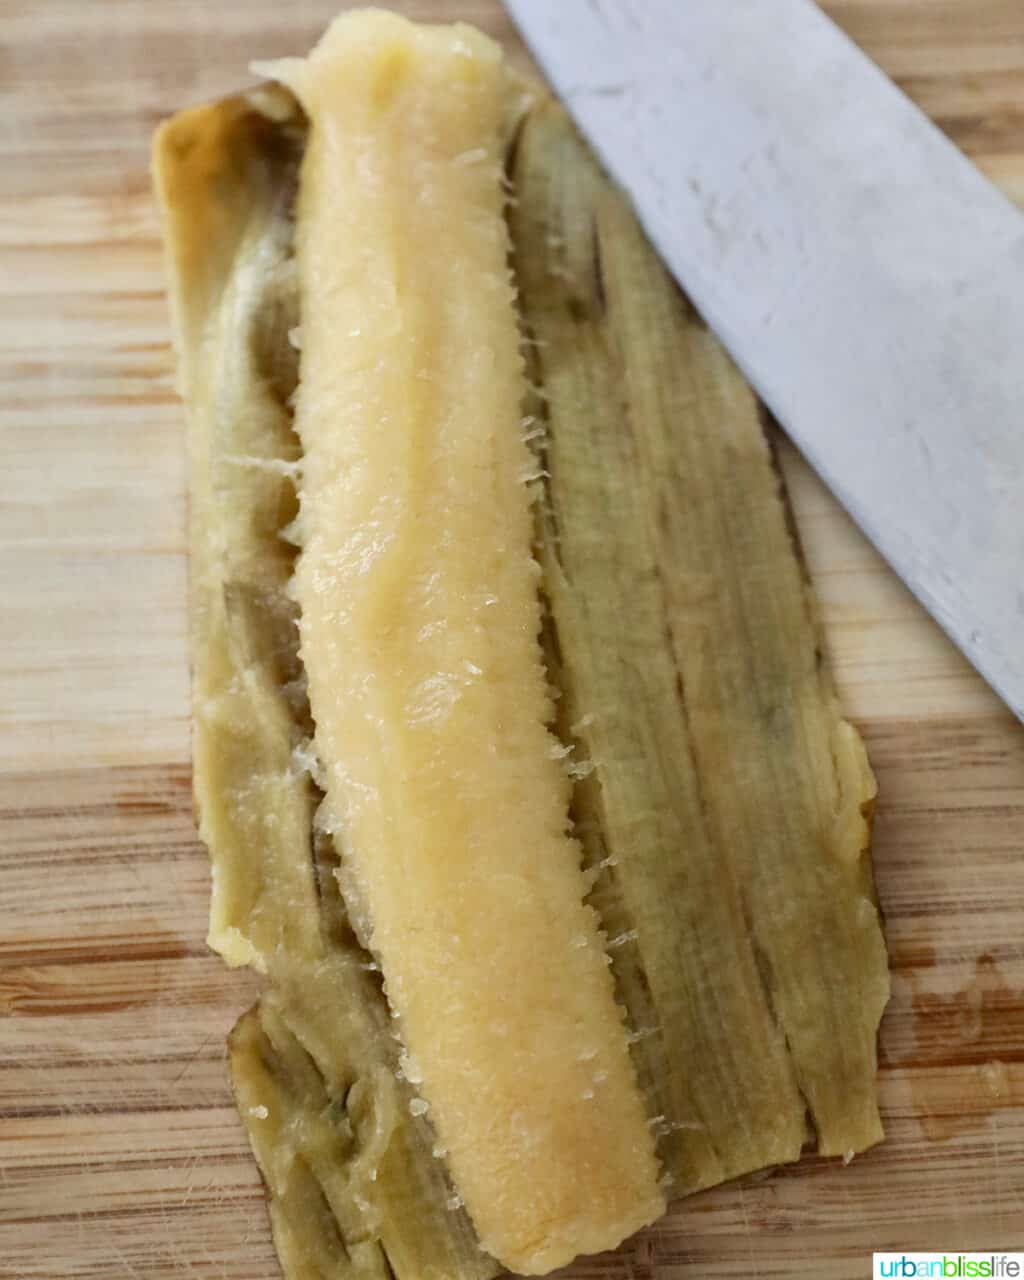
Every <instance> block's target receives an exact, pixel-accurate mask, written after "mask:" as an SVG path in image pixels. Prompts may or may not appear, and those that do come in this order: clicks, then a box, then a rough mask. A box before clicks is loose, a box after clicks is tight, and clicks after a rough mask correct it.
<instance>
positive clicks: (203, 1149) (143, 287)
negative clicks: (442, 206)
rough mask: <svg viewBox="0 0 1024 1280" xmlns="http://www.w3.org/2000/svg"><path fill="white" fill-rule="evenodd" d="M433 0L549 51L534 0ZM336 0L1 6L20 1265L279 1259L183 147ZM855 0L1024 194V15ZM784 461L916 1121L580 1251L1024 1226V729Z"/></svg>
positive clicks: (747, 1261)
mask: <svg viewBox="0 0 1024 1280" xmlns="http://www.w3.org/2000/svg"><path fill="white" fill-rule="evenodd" d="M399 7H401V8H402V9H404V10H405V11H407V12H409V13H410V14H412V15H414V16H416V17H419V18H423V19H434V20H442V19H449V18H452V17H455V16H459V17H463V18H466V19H468V20H470V21H473V22H476V23H478V24H479V25H481V26H482V27H484V28H486V29H487V30H489V31H491V32H492V33H494V34H496V35H498V36H499V37H500V38H501V39H502V40H504V41H505V42H506V44H507V45H508V47H509V48H510V49H511V50H512V51H513V53H514V56H515V57H516V59H517V60H518V61H519V62H520V63H521V64H522V65H525V63H526V56H525V54H524V53H523V51H522V49H521V47H520V46H519V45H518V44H517V42H516V41H515V39H514V37H513V35H512V32H511V29H510V27H509V25H508V23H507V21H506V20H505V18H504V17H503V15H502V13H501V10H500V8H499V5H498V3H497V0H461V3H460V0H407V2H406V3H404V4H402V5H400V6H399ZM335 8H336V5H335V4H333V3H332V2H331V0H285V2H282V0H221V2H220V3H218V4H210V3H207V0H0V95H2V100H3V102H2V106H3V110H2V114H0V292H2V296H3V299H4V305H3V308H2V311H0V374H2V379H3V395H2V398H0V418H2V422H3V431H4V446H5V448H4V459H5V467H4V492H3V500H2V513H0V541H2V547H0V598H2V600H3V602H4V606H5V609H4V612H5V619H4V629H3V637H4V639H3V644H2V646H0V723H2V733H0V818H2V819H3V821H2V823H0V966H2V970H0V1015H2V1020H0V1277H12V1278H13V1277H18V1278H21V1277H24V1278H26V1280H27V1278H28V1277H46V1278H48V1280H58V1278H61V1280H62V1278H64V1277H95V1278H97V1280H109V1278H113V1277H147V1278H149V1277H182V1278H185V1277H192V1278H199V1280H207V1278H216V1277H230V1278H231V1280H270V1278H272V1277H275V1276H276V1275H277V1270H276V1264H275V1262H274V1256H273V1252H272V1249H271V1245H270V1239H269V1232H268V1226H267V1219H266V1213H265V1210H264V1206H263V1200H262V1193H261V1190H260V1186H259V1180H258V1176H257V1173H256V1169H255V1165H254V1164H253V1162H252V1160H251V1159H250V1157H249V1153H248V1150H247V1147H246V1143H245V1140H244V1137H243V1134H242V1131H241V1128H240V1125H239V1122H238V1120H237V1119H236V1116H235V1113H234V1110H233V1107H232V1105H231V1100H230V1096H229V1092H228V1087H227V1080H226V1070H225V1061H224V1037H225V1034H226V1033H227V1030H228V1028H229V1027H230V1025H231V1023H232V1022H233V1020H234V1018H235V1016H236V1015H237V1014H238V1013H239V1012H240V1011H241V1010H242V1009H243V1008H244V1007H245V1006H246V1005H247V1004H248V1002H249V1001H250V1000H251V998H252V995H253V991H254V980H253V978H252V977H251V976H249V975H246V974H241V973H229V972H228V971H227V970H226V969H225V968H224V967H223V965H222V964H221V963H220V962H219V961H218V960H216V959H215V958H214V957H213V956H212V955H209V954H208V953H207V952H206V950H205V948H204V945H203V936H204V931H205V914H206V897H207V888H208V886H207V868H206V858H205V854H204V852H203V851H202V849H201V848H200V846H199V845H198V843H197V841H196V838H195V835H194V832H193V827H192V820H191V812H190V795H189V781H190V780H189V763H188V735H187V728H188V718H187V717H188V708H187V671H186V659H185V616H184V596H185V558H184V541H183V533H184V460H183V449H182V443H183V442H182V430H183V428H182V410H181V407H180V405H179V404H178V402H177V400H176V398H175V395H174V391H173V374H172V362H171V355H170V350H169V342H168V324H167V315H166V310H165V303H164V298H163V292H162V290H163V281H162V273H161V262H160V248H159V241H158V233H157V225H156V219H155V216H154V212H153V208H152V204H151V200H150V195H149V186H148V177H147V159H148V146H149V138H150V134H151V132H152V130H153V128H154V126H155V125H156V123H157V122H158V121H159V120H160V119H161V118H162V117H163V116H164V115H166V114H168V113H170V112H171V111H172V110H174V109H176V108H177V107H179V106H181V105H183V104H186V103H191V102H197V101H200V100H202V99H205V98H210V97H214V96H217V95H220V94H222V93H225V92H229V91H231V90H234V89H236V88H238V87H240V86H241V85H243V84H245V83H246V82H247V76H246V73H245V67H246V65H247V63H248V62H249V60H250V59H252V58H254V57H261V58H266V57H275V56H278V55H281V54H286V53H297V52H302V51H304V50H305V49H306V48H307V47H308V46H309V45H310V44H311V43H312V42H313V41H314V40H315V38H316V37H317V36H318V34H319V33H320V31H321V29H322V28H323V26H324V25H325V23H326V22H327V20H328V18H329V17H330V16H331V15H332V13H333V11H334V10H335ZM829 8H830V11H831V12H832V13H833V14H834V15H835V16H836V17H837V18H838V20H839V21H840V22H841V23H842V24H843V25H844V26H845V27H846V28H847V29H848V30H849V31H850V32H851V34H852V35H853V36H854V37H855V38H856V39H857V40H859V41H860V42H861V43H862V44H863V45H864V46H865V47H866V48H867V49H868V51H869V52H870V53H871V54H872V55H873V56H875V57H876V58H877V59H878V60H879V61H880V62H881V64H882V65H883V66H884V67H885V68H886V69H887V70H889V71H890V72H891V73H892V74H893V75H895V76H896V77H897V79H899V81H900V82H901V83H902V84H903V85H904V86H905V87H906V88H907V90H908V91H909V92H910V93H911V95H912V96H913V97H915V98H916V99H917V100H918V101H919V102H920V103H921V105H922V106H923V107H924V108H925V109H926V110H927V111H929V112H930V113H931V114H932V115H933V116H934V117H935V118H936V119H937V121H938V122H939V124H940V125H941V126H942V127H943V128H944V129H946V130H947V131H948V132H949V133H950V134H951V135H952V137H953V138H954V140H955V141H956V142H958V143H959V144H960V145H961V146H963V147H964V148H965V149H966V150H967V151H969V152H970V153H971V154H972V155H973V156H974V157H975V158H976V160H977V161H978V163H979V164H980V165H981V166H982V167H983V168H984V170H985V171H986V172H987V173H988V174H990V175H991V176H992V177H993V178H994V179H995V180H996V181H997V182H999V183H1000V184H1001V185H1002V186H1003V187H1004V188H1005V190H1007V191H1008V192H1009V194H1010V195H1011V196H1012V197H1014V198H1016V199H1017V200H1018V201H1019V202H1020V203H1021V204H1024V3H1022V2H1021V0H835V2H834V3H832V4H830V6H829ZM965 230H967V229H965ZM1022 358H1024V353H1022ZM1022 412H1024V407H1022ZM783 453H784V464H785V468H786V472H787V476H788V479H789V482H790V486H791V491H792V494H793V497H794V501H795V504H796V508H797V516H798V522H799V525H800V529H801V532H802V535H803V538H804V542H805V546H806V550H807V554H808V559H809V562H810V566H811V571H812V573H813V575H814V578H815V581H816V583H817V587H818V591H819V594H820V598H821V600H822V604H823V609H824V613H825V619H826V624H827V635H828V641H829V644H830V648H831V651H832V655H833V659H834V662H835V665H836V668H837V672H838V676H839V681H840V684H841V686H842V690H843V693H844V697H845V701H846V706H847V708H848V710H849V713H850V714H851V716H852V717H853V718H854V719H855V720H856V721H857V722H858V724H859V725H860V726H861V728H862V730H863V731H864V733H865V736H866V738H867V742H868V746H869V749H870V751H871V754H872V758H873V760H874V763H875V767H876V770H877V773H878V778H879V785H880V790H881V800H880V806H879V814H878V827H877V839H876V855H875V866H876V870H877V877H878V883H879V890H880V894H881V900H882V905H883V909H884V911H885V914H886V918H887V929H888V938H889V945H890V949H891V953H892V966H893V999H892V1003H891V1006H890V1009H889V1012H888V1014H887V1016H886V1019H885V1022H884V1024H883V1028H882V1037H881V1085H880V1087H881V1095H882V1102H883V1110H884V1115H885V1121H886V1127H887V1130H888V1135H889V1136H888V1140H887V1142H886V1143H885V1145H884V1146H882V1147H880V1148H878V1149H877V1150H875V1151H873V1152H871V1153H869V1154H867V1155H865V1156H863V1157H859V1158H858V1159H857V1160H856V1161H855V1162H854V1163H853V1164H852V1165H851V1166H850V1167H849V1168H845V1169H844V1168H843V1167H842V1165H841V1164H839V1163H835V1162H825V1161H819V1160H816V1159H811V1160H807V1161H804V1162H803V1163H801V1164H800V1165H799V1166H795V1167H791V1168H787V1169H784V1170H782V1171H780V1172H777V1173H773V1174H770V1175H761V1176H755V1177H751V1178H746V1179H744V1180H742V1181H740V1182H737V1183H734V1184H732V1185H729V1186H725V1187H720V1188H718V1189H716V1190H714V1191H711V1192H708V1193H704V1194H701V1195H699V1196H696V1197H693V1198H692V1199H690V1200H689V1201H686V1202H684V1203H682V1204H679V1205H677V1206H676V1207H675V1209H674V1210H673V1212H672V1214H671V1216H670V1218H669V1219H668V1220H666V1221H665V1222H663V1223H662V1224H661V1225H659V1226H658V1227H657V1228H655V1229H654V1230H652V1231H649V1232H647V1233H646V1234H645V1235H643V1236H642V1237H641V1238H639V1239H638V1240H636V1241H634V1242H632V1243H630V1244H629V1245H627V1246H626V1247H624V1248H623V1250H622V1251H621V1252H620V1253H619V1254H617V1255H612V1256H608V1257H605V1258H602V1259H598V1260H591V1261H586V1262H582V1263H580V1264H578V1265H577V1266H576V1267H574V1268H573V1269H572V1275H573V1276H576V1277H599V1276H600V1277H607V1278H608V1280H612V1278H616V1280H618V1278H619V1277H622V1278H625V1277H630V1280H632V1278H633V1277H638V1278H639V1280H645V1278H650V1280H668V1278H669V1277H671V1280H696V1278H697V1277H702V1278H704V1277H710V1278H712V1280H719V1278H721V1280H724V1278H726V1277H741V1276H743V1277H747V1276H751V1277H753V1276H764V1277H770V1276H775V1277H789V1276H793V1277H804V1276H806V1277H808V1278H810V1277H825V1278H826V1280H837V1278H839V1277H843V1278H844V1280H845V1278H846V1277H849V1278H850V1280H853V1277H862V1276H868V1275H870V1266H871V1259H870V1254H871V1251H872V1250H873V1249H896V1250H898V1249H911V1248H913V1249H938V1250H941V1249H946V1250H965V1249H978V1250H982V1249H994V1250H1004V1251H1005V1250H1009V1249H1013V1248H1017V1249H1024V727H1022V726H1021V725H1019V724H1018V723H1016V722H1015V721H1014V720H1012V719H1011V717H1010V715H1009V714H1008V713H1007V712H1006V711H1005V710H1004V709H1003V708H1002V706H1001V705H1000V704H999V703H998V702H997V700H996V699H995V697H994V696H993V695H992V694H990V693H989V692H988V690H987V689H986V687H985V686H984V685H983V684H982V682H981V680H980V679H979V678H978V677H977V676H975V675H974V673H973V672H972V671H971V670H970V669H969V668H968V667H967V665H966V663H965V662H964V661H963V660H962V659H961V658H960V657H959V656H958V655H957V653H956V652H955V651H954V650H953V648H952V647H951V646H950V645H949V643H948V642H947V641H946V640H945V639H944V638H943V637H942V636H941V635H940V634H939V632H938V630H937V628H936V627H934V626H933V624H932V623H931V622H930V621H929V620H928V619H927V617H926V616H925V615H924V614H923V613H922V612H921V610H920V609H919V608H918V607H917V606H916V605H915V604H914V602H913V601H912V599H911V598H910V596H909V595H908V593H907V592H906V590H905V589H904V588H903V587H902V586H901V585H900V584H899V583H898V582H897V581H896V580H895V579H894V578H893V576H892V575H891V574H890V573H889V571H888V570H887V569H886V568H885V566H884V565H883V564H882V563H881V562H880V561H879V560H878V558H877V557H876V556H875V555H874V554H873V552H872V551H871V550H870V549H869V548H868V546H867V545H866V544H865V542H864V541H863V539H862V538H861V537H860V536H859V534H858V533H857V532H856V531H855V530H854V529H853V527H852V526H851V525H850V523H849V521H848V520H847V519H846V518H845V516H844V515H843V514H842V513H841V512H840V510H839V509H838V508H837V506H836V505H835V503H834V502H833V501H832V499H831V498H830V497H829V496H828V495H827V494H826V493H825V492H824V491H823V489H822V488H821V486H820V485H819V484H818V483H817V481H816V480H815V479H814V478H813V476H811V475H810V473H809V472H808V471H807V469H806V467H805V466H804V465H803V464H802V463H801V461H800V460H799V459H798V458H797V456H796V455H795V454H794V452H793V451H792V450H791V449H789V448H788V447H785V448H784V451H783ZM907 483H908V488H909V487H911V486H912V485H913V483H914V479H913V477H908V478H907Z"/></svg>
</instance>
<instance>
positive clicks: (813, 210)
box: [507, 0, 1024, 718]
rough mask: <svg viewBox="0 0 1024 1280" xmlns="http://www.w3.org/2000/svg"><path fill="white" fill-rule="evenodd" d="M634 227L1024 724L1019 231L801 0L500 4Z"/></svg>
mask: <svg viewBox="0 0 1024 1280" xmlns="http://www.w3.org/2000/svg"><path fill="white" fill-rule="evenodd" d="M507 6H508V9H509V10H510V12H511V13H512V15H513V17H514V18H515V20H516V22H517V23H518V24H519V26H520V27H521V29H522V31H523V33H524V35H525V37H526V39H527V41H528V43H529V44H530V46H531V47H532V49H533V51H534V53H535V54H536V56H537V58H538V60H539V61H540V63H541V64H542V66H543V67H544V69H545V70H546V72H547V73H548V75H549V76H550V78H551V81H552V83H553V84H554V86H555V87H556V88H557V89H558V90H559V92H560V93H561V95H562V97H563V98H564V100H565V102H566V104H567V105H568V107H569V108H570V110H571V111H572V112H573V114H574V115H575V117H576V119H577V120H578V122H579V124H580V126H581V127H582V129H583V130H584V132H585V133H586V134H587V135H588V136H589V138H590V139H591V141H592V143H593V144H594V146H595V147H596V149H597V151H598V152H599V154H600V155H601V156H602V158H603V160H604V162H605V164H606V165H607V167H608V169H609V170H610V172H611V173H612V174H613V175H614V176H615V177H616V178H617V179H618V181H619V182H621V183H622V184H623V185H624V186H625V187H626V188H627V189H628V191H629V192H630V193H631V195H632V197H633V199H634V201H635V203H636V206H637V209H638V211H639V214H640V216H641V218H642V220H643V222H644V225H645V227H646V229H647V232H648V234H649V235H650V237H651V239H652V240H653V242H654V244H655V245H656V246H657V248H658V249H659V251H660V252H661V254H662V255H663V257H664V258H665V260H666V262H667V263H668V264H669V266H670V267H671V268H672V270H673V271H674V272H675V274H676V276H677V278H678V279H679V281H680V283H681V284H682V285H683V287H684V288H685V289H686V291H687V292H688V293H689V295H690V296H691V297H692V298H693V300H694V302H695V303H696V305H697V306H698V308H699V309H700V310H701V311H702V312H703V314H704V316H705V317H706V319H707V320H708V322H709V323H710V324H711V325H712V327H713V328H714V329H715V330H716V331H717V333H718V334H719V336H720V337H721V338H722V340H723V341H724V342H725V344H726V346H727V347H728V348H729V350H730V351H731V353H732V355H733V356H734V358H735V359H736V360H737V361H738V363H739V364H740V366H741V367H742V368H743V370H744V372H745V373H746V375H747V376H748V377H749V379H750V380H751V382H752V383H753V385H754V386H755V387H756V388H757V390H758V392H759V393H760V395H761V396H762V398H763V399H764V400H765V402H766V403H767V404H768V406H769V407H770V408H771V410H772V411H773V413H774V414H775V416H776V417H777V418H778V419H779V421H780V422H781V423H782V424H783V426H784V427H785V428H786V429H787V431H788V432H789V434H790V435H791V436H792V438H793V439H794V440H795V441H796V443H797V445H798V446H799V447H800V449H801V450H802V451H803V452H804V453H805V455H806V456H807V457H808V458H809V460H810V461H811V463H812V464H813V466H814V467H815V468H816V470H817V471H818V472H819V473H820V474H821V475H822V477H823V478H824V479H825V481H826V482H827V483H828V485H829V486H830V487H831V488H832V490H833V491H834V492H835V493H836V494H837V496H838V497H839V498H840V500H841V501H842V502H843V503H844V505H845V506H846V507H847V509H848V510H849V511H850V512H851V514H852V515H853V516H854V518H855V519H856V520H857V522H858V523H859V524H860V526H861V527H862V528H863V529H864V531H865V532H866V533H867V535H868V536H869V537H870V538H871V539H872V541H873V542H874V543H875V544H876V546H877V547H878V548H879V550H880V551H881V552H882V553H883V554H884V555H885V556H886V557H887V558H888V560H889V561H890V562H891V564H892V565H893V566H894V567H895V569H896V570H897V572H898V573H899V574H900V575H901V576H902V577H903V578H904V579H905V580H906V582H907V583H908V584H909V586H910V587H911V589H912V590H913V591H914V592H915V593H916V594H917V596H918V597H919V599H920V600H921V601H922V602H923V603H924V605H925V606H926V607H927V608H928V609H929V610H930V611H931V613H932V614H933V615H934V616H935V618H936V619H937V620H938V622H939V623H940V624H941V625H942V626H943V627H944V628H945V630H946V631H947V632H948V633H949V634H950V636H951V637H952V638H953V639H954V640H955V641H956V643H957V644H958V645H959V646H960V647H961V649H963V651H964V653H965V654H966V655H967V656H968V657H969V658H970V660H971V661H972V662H973V663H974V664H975V666H977V668H978V669H979V671H981V672H982V674H983V675H984V676H985V677H986V678H987V679H988V680H989V682H990V683H991V684H992V685H993V687H994V688H995V689H996V690H997V691H998V692H999V693H1000V694H1001V695H1002V696H1003V698H1005V700H1006V701H1007V703H1008V704H1009V705H1010V706H1011V707H1012V709H1013V710H1014V712H1015V713H1016V714H1017V715H1018V716H1021V717H1022V718H1024V644H1022V643H1021V639H1020V637H1021V630H1022V624H1024V579H1022V575H1024V217H1022V216H1021V214H1020V213H1018V212H1017V210H1016V209H1014V207H1013V206H1012V205H1011V204H1010V203H1009V202H1008V201H1007V200H1006V199H1005V198H1004V197H1003V196H1002V195H1001V194H1000V193H999V192H998V191H997V190H996V189H995V188H994V187H993V186H992V185H991V184H990V183H989V182H988V181H987V180H986V179H985V178H984V177H982V175H981V174H980V173H978V171H977V170H976V169H975V168H974V167H973V166H972V165H971V164H970V163H969V162H968V161H967V160H966V159H965V158H964V157H963V156H962V155H961V154H960V152H958V151H957V150H956V148H955V147H954V146H953V145H952V144H951V143H950V142H949V141H948V140H947V139H946V138H945V137H944V136H943V135H942V134H941V133H940V132H939V131H938V130H937V129H936V128H935V127H934V126H933V125H932V124H931V123H930V122H929V121H928V120H927V119H926V118H925V117H924V116H923V115H922V114H921V112H920V111H918V109H917V108H916V107H915V106H914V105H913V104H912V103H911V102H910V101H909V100H908V99H907V98H906V97H905V96H904V95H903V94H902V93H901V92H900V91H899V90H898V89H897V88H896V87H895V86H894V85H893V84H892V83H891V82H890V81H889V80H888V79H886V77H885V76H884V75H883V74H882V72H881V71H879V69H878V68H877V67H876V66H875V65H874V64H873V63H872V62H871V61H870V60H869V59H868V58H867V57H865V56H864V54H862V53H861V52H860V51H859V50H858V49H857V48H856V46H855V45H854V44H853V43H852V42H851V41H850V40H848V39H847V37H846V36H845V35H844V34H843V33H842V32H841V31H840V30H839V29H838V27H836V26H835V25H834V24H833V23H832V22H831V21H830V20H829V19H828V18H826V17H825V15H824V14H822V13H821V11H820V10H819V9H818V8H817V7H816V5H815V4H814V3H812V0H557V2H555V0H507Z"/></svg>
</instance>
